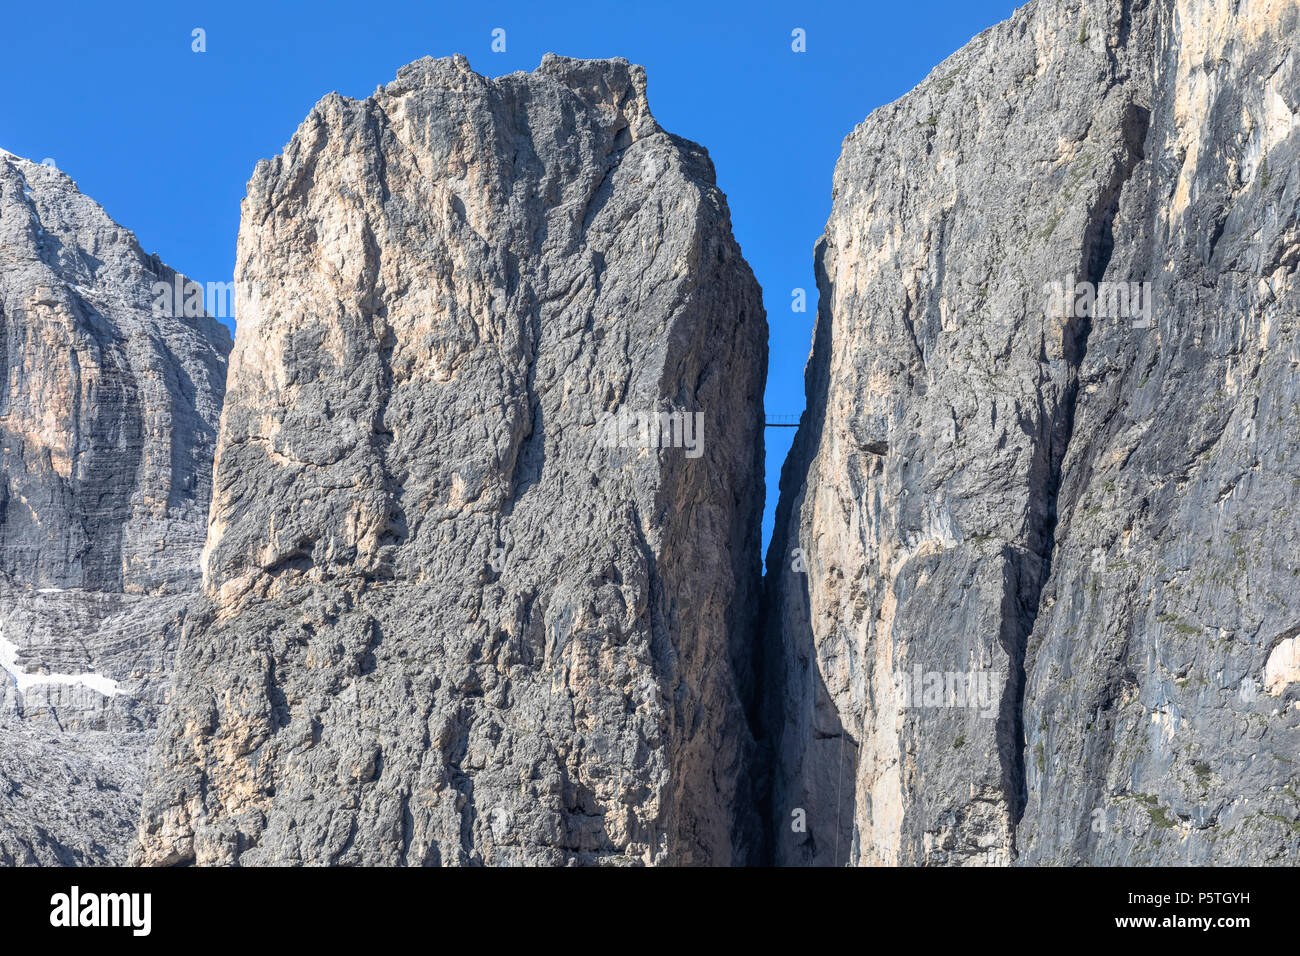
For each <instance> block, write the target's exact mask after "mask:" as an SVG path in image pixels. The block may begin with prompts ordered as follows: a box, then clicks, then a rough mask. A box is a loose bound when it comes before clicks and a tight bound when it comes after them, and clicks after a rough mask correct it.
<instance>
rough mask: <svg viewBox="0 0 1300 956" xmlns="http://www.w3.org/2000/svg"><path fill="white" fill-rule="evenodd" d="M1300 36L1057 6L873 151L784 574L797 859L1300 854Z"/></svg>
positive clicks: (1155, 0)
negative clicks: (1299, 58)
mask: <svg viewBox="0 0 1300 956" xmlns="http://www.w3.org/2000/svg"><path fill="white" fill-rule="evenodd" d="M1298 37H1300V10H1298V9H1297V4H1296V3H1295V2H1294V0H1261V2H1252V3H1249V4H1247V3H1241V4H1237V3H1222V2H1212V0H1150V2H1120V0H1086V2H1077V0H1076V2H1045V0H1037V2H1033V3H1030V4H1028V5H1026V6H1025V7H1023V8H1021V9H1020V10H1019V11H1018V12H1017V13H1016V14H1015V15H1014V16H1013V17H1012V19H1010V20H1009V21H1007V22H1006V23H1003V24H1001V25H999V26H997V27H994V28H992V29H990V30H988V31H986V32H984V33H983V34H981V35H980V36H978V37H977V38H975V39H974V40H973V41H972V42H971V43H970V44H969V45H968V46H967V47H966V48H964V49H963V50H961V51H959V52H958V53H956V54H955V55H953V56H952V57H951V58H949V59H948V60H947V61H945V62H944V63H943V64H941V65H940V66H939V67H938V68H936V69H935V70H934V72H933V73H932V74H931V75H930V76H929V77H928V78H927V79H926V80H925V82H923V83H922V84H921V85H920V86H919V87H917V89H915V90H914V91H912V92H911V93H909V94H908V95H906V96H904V97H903V98H902V99H901V100H899V101H898V102H896V103H893V104H891V105H889V106H886V107H883V108H881V109H879V110H877V111H876V112H874V113H873V114H872V115H871V116H870V117H868V119H867V120H866V122H864V123H863V124H862V125H860V126H859V127H858V128H857V129H856V130H854V132H853V133H852V134H851V135H850V136H849V137H848V138H847V139H846V140H845V143H844V149H843V154H842V156H841V158H840V161H839V164H838V166H837V168H836V172H835V184H834V204H833V211H832V213H831V217H830V221H829V222H828V224H827V227H826V233H825V236H824V237H823V239H822V240H821V242H820V244H819V246H818V250H817V259H816V261H817V269H818V284H819V289H820V293H821V302H820V309H819V313H818V319H817V327H816V333H815V337H814V344H813V351H812V357H811V359H810V361H809V366H808V371H807V391H808V410H807V412H806V413H805V418H804V421H803V424H802V426H801V428H800V431H799V433H798V436H797V439H796V441H795V446H794V449H793V452H792V454H791V456H790V458H789V460H788V462H787V464H786V467H785V470H784V473H783V476H782V481H781V498H780V505H779V510H778V516H777V530H776V535H775V540H774V543H773V547H772V549H771V551H770V553H769V578H768V582H769V589H768V614H769V618H768V628H767V638H766V644H767V650H768V658H769V664H768V667H767V682H766V689H767V695H766V699H767V706H768V710H767V715H766V725H767V729H768V734H769V736H770V737H771V738H772V741H773V746H774V753H775V771H774V780H775V787H774V793H773V797H772V807H771V814H770V816H771V832H772V835H773V840H774V848H775V854H776V858H777V861H778V862H782V863H812V864H822V865H844V864H855V863H856V864H922V863H926V864H948V865H984V864H994V865H997V864H1006V863H1010V862H1013V861H1019V862H1021V863H1032V864H1080V863H1089V864H1143V863H1275V864H1276V863H1289V864H1295V863H1296V862H1297V861H1300V824H1297V822H1296V821H1297V817H1300V803H1298V798H1297V793H1298V792H1300V778H1298V777H1297V773H1298V772H1300V771H1298V770H1297V764H1296V760H1297V759H1298V758H1297V753H1298V752H1300V729H1298V728H1300V684H1297V683H1296V681H1297V678H1298V677H1300V674H1297V667H1296V663H1295V662H1296V644H1295V641H1296V636H1297V634H1300V588H1298V587H1297V577H1296V575H1297V574H1298V573H1300V554H1298V553H1297V552H1298V549H1300V517H1297V504H1298V503H1300V430H1298V426H1297V420H1298V419H1297V413H1298V412H1300V386H1298V385H1297V366H1298V365H1300V347H1298V343H1297V339H1296V328H1297V319H1296V315H1297V304H1298V300H1297V293H1296V264H1297V261H1298V260H1300V225H1298V221H1297V197H1298V196H1300V192H1298V191H1300V179H1297V176H1296V170H1297V167H1298V163H1297V160H1298V158H1300V157H1298V155H1297V146H1298V144H1300V139H1298V135H1300V134H1297V128H1296V120H1297V109H1298V108H1300V71H1298V69H1297V63H1296V42H1297V38H1298ZM1067 282H1068V283H1069V284H1070V285H1072V286H1074V288H1075V292H1076V293H1077V294H1078V297H1077V300H1076V296H1075V295H1070V296H1069V297H1068V300H1067V298H1066V297H1065V295H1064V293H1061V294H1059V295H1053V294H1052V290H1051V286H1052V284H1053V283H1056V284H1059V285H1060V286H1061V287H1062V288H1064V287H1065V286H1066V284H1067ZM1119 283H1123V284H1124V285H1123V288H1122V289H1120V288H1119V287H1118V285H1117V284H1119ZM1143 283H1149V284H1150V285H1149V286H1143V285H1142V284H1143ZM1130 284H1136V285H1133V286H1130ZM1144 290H1145V293H1146V294H1145V295H1144ZM1121 291H1122V293H1123V294H1124V301H1121V299H1120V298H1119V297H1118V293H1119V292H1121ZM1093 292H1100V293H1101V295H1102V301H1104V302H1105V305H1104V306H1103V305H1102V301H1098V302H1093V301H1091V295H1092V293H1093ZM1130 293H1135V295H1133V296H1132V297H1131V298H1130ZM1147 306H1150V308H1149V310H1148V309H1147ZM796 551H797V552H798V554H795V553H794V552H796ZM804 566H806V568H807V570H806V572H804V571H802V570H798V569H800V568H803V567H804ZM900 674H901V675H906V679H905V680H903V681H902V682H901V684H900V682H899V681H898V680H897V676H898V675H900ZM954 675H955V677H956V682H955V684H950V683H949V680H950V678H951V677H953V676H954ZM931 678H936V680H937V681H942V682H943V684H944V686H943V689H942V692H941V693H936V695H935V697H934V698H933V700H932V699H931V698H930V697H929V695H928V694H926V693H922V694H916V693H914V691H915V690H916V688H918V687H926V688H928V687H930V681H931ZM963 682H969V684H970V687H969V690H971V691H972V693H967V692H966V690H967V688H966V687H965V686H964V685H963ZM934 686H938V683H936V684H935V685H934ZM900 687H901V690H902V691H904V692H905V693H906V694H907V696H903V694H901V693H900ZM954 690H955V691H956V693H953V692H952V691H954ZM798 810H802V811H803V813H804V814H806V817H807V832H803V833H800V832H795V831H794V829H793V828H792V826H791V821H792V814H795V813H796V811H798Z"/></svg>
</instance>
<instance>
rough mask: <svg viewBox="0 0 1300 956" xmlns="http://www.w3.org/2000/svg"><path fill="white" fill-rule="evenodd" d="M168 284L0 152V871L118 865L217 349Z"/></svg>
mask: <svg viewBox="0 0 1300 956" xmlns="http://www.w3.org/2000/svg"><path fill="white" fill-rule="evenodd" d="M176 280H177V276H176V273H175V272H173V271H172V270H171V269H168V268H167V267H166V266H164V265H162V264H161V263H160V262H159V261H158V260H157V258H156V257H150V256H146V255H145V254H144V253H143V252H142V251H141V250H140V247H139V245H138V244H137V242H136V240H135V237H134V236H132V235H131V233H130V232H128V231H127V230H125V229H123V228H122V227H121V226H119V225H118V224H117V223H115V222H113V221H112V220H111V219H109V217H108V216H107V215H106V214H105V213H104V211H103V209H101V208H100V207H99V205H98V204H96V203H95V202H93V201H92V200H90V199H88V198H86V197H85V196H83V195H81V193H79V192H78V191H77V188H76V185H75V184H74V183H73V182H72V181H71V180H70V179H69V178H68V177H67V176H65V175H64V174H63V173H61V172H59V171H57V170H55V169H53V168H50V167H47V166H44V165H39V164H36V163H32V162H29V161H27V160H24V159H19V158H18V157H16V156H13V155H12V154H9V153H5V152H3V151H0V668H3V670H0V863H4V864H13V863H60V864H70V863H121V862H123V861H124V860H125V856H126V853H127V851H128V849H129V845H130V843H131V842H132V840H133V837H134V829H135V821H136V819H137V816H138V811H139V798H140V789H141V783H142V777H143V764H144V757H145V752H146V746H147V740H148V735H149V731H150V729H151V728H152V726H153V723H154V715H155V711H156V708H157V706H158V704H159V703H160V702H161V698H162V693H163V683H164V681H163V678H164V677H165V673H166V669H167V665H168V660H169V657H170V651H171V649H172V648H173V647H174V639H175V631H176V629H177V626H178V623H179V616H180V614H181V612H182V608H183V606H184V603H185V601H186V600H187V599H188V596H189V594H190V593H191V592H192V591H193V590H195V589H196V588H197V586H198V584H199V568H198V558H199V551H200V548H201V546H202V541H203V535H204V529H205V527H206V519H207V505H208V499H209V497H210V494H211V469H212V455H213V450H214V448H215V444H216V428H217V419H218V416H219V414H220V409H221V400H222V395H223V392H224V387H225V370H226V356H227V354H228V353H229V351H230V336H229V334H228V333H227V332H226V330H225V328H224V327H223V326H221V325H220V324H218V323H217V322H215V321H213V320H212V319H209V318H207V317H206V316H200V317H196V318H189V319H185V318H173V317H169V316H166V315H155V314H154V311H155V310H154V305H155V302H157V301H158V298H159V297H158V296H157V295H156V294H155V290H154V285H155V283H164V284H166V285H168V286H173V287H174V285H175V282H176ZM180 281H181V282H182V283H183V282H184V281H185V280H184V279H183V277H182V278H181V280H180Z"/></svg>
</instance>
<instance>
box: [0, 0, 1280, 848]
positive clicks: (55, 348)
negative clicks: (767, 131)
mask: <svg viewBox="0 0 1300 956" xmlns="http://www.w3.org/2000/svg"><path fill="white" fill-rule="evenodd" d="M1298 38H1300V0H1031V2H1029V3H1027V4H1026V5H1025V6H1023V7H1021V8H1020V9H1019V10H1017V11H1016V12H1015V14H1014V15H1013V16H1012V17H1011V18H1010V19H1009V20H1007V21H1005V22H1003V23H1001V24H998V25H997V26H995V27H992V28H990V29H988V30H986V31H984V32H983V33H981V34H980V35H979V36H977V37H975V38H974V39H973V40H972V41H971V42H970V43H969V44H967V45H966V46H964V47H963V48H962V49H960V50H959V51H958V52H956V53H954V54H953V55H952V56H951V57H949V58H948V59H947V60H945V61H944V62H943V63H941V64H939V65H938V66H937V67H936V68H935V69H934V70H933V72H931V73H930V74H929V76H928V77H927V78H926V79H925V80H924V81H923V82H922V83H921V84H920V85H919V86H917V87H916V88H915V89H914V90H912V91H911V92H909V93H907V94H906V95H904V96H903V97H902V98H900V99H898V100H897V101H895V102H893V103H890V104H888V105H886V106H883V107H881V108H879V109H876V110H875V111H874V112H871V113H870V115H868V116H866V118H865V120H864V121H863V122H862V123H861V124H860V125H858V126H857V127H856V128H855V129H854V130H853V131H852V132H851V133H849V135H848V136H847V138H846V139H845V140H844V142H843V145H842V150H841V153H840V155H839V159H838V162H837V164H836V165H835V170H834V176H833V181H832V182H831V183H829V184H828V185H829V186H830V187H831V205H830V215H829V220H828V221H827V222H826V226H825V231H824V234H823V235H822V238H821V239H820V241H819V242H818V243H817V245H816V248H815V250H811V251H812V253H813V255H812V257H811V259H812V262H811V266H812V269H813V274H814V275H815V280H816V283H817V290H818V304H817V314H816V322H815V327H814V329H813V330H812V343H811V353H810V355H809V358H808V363H807V366H806V370H805V389H806V408H805V411H804V412H803V415H802V418H801V421H800V425H799V427H798V431H797V432H796V435H795V438H794V442H793V447H792V449H791V451H790V454H789V456H788V458H787V459H786V461H785V464H784V468H783V469H782V472H781V477H780V486H779V492H778V489H776V488H772V487H770V486H769V487H767V488H765V480H764V471H763V469H764V424H765V418H764V408H763V403H764V389H765V383H766V379H767V374H768V333H769V329H768V317H767V314H766V312H765V309H764V305H763V301H764V300H763V293H762V291H761V290H760V287H759V284H758V282H757V280H756V279H755V275H754V272H753V271H752V270H751V267H750V265H749V264H748V263H747V262H746V260H745V258H744V256H743V255H742V250H741V247H740V244H739V243H738V241H737V239H736V238H735V236H734V235H733V229H732V220H731V213H730V211H729V209H728V205H727V199H726V197H725V196H724V195H723V193H722V191H721V190H720V189H719V186H718V183H717V178H716V176H715V171H714V167H713V162H712V161H711V159H710V158H709V155H708V153H707V152H706V150H705V148H704V146H700V145H697V144H695V143H692V142H689V141H687V140H685V139H682V138H680V137H678V136H675V135H673V134H672V133H670V132H667V131H666V130H664V129H663V128H661V127H660V125H659V123H658V122H657V121H656V119H655V118H654V116H653V115H652V113H651V109H650V100H649V98H648V94H647V78H646V74H645V71H644V70H643V69H642V68H641V67H638V66H635V65H631V64H629V63H628V62H627V61H625V60H621V59H603V60H579V59H570V58H567V57H561V56H555V55H552V54H548V55H547V56H546V57H545V58H544V59H543V60H542V62H541V64H540V66H538V67H537V69H536V70H534V71H532V72H527V73H526V72H516V73H511V74H508V75H504V76H500V77H497V78H495V79H493V78H488V77H486V76H483V75H480V74H478V73H476V72H474V71H473V70H472V69H471V68H470V65H469V63H468V61H467V60H466V59H465V58H464V57H462V56H455V57H447V58H442V59H432V58H424V59H420V60H417V61H415V62H413V63H410V64H409V65H407V66H405V67H403V68H401V69H400V70H399V71H398V72H397V75H396V78H395V79H394V80H393V81H391V82H389V83H388V84H387V85H386V86H383V87H381V88H379V89H377V90H376V91H375V93H374V94H373V95H371V96H369V97H366V98H363V99H355V98H349V97H344V96H341V95H339V94H337V93H331V94H329V95H328V96H326V97H324V98H323V99H321V100H320V101H319V102H318V103H317V104H316V105H315V107H314V108H313V109H311V111H310V112H309V113H308V115H307V116H306V118H305V119H304V120H303V121H302V123H301V124H300V125H299V126H298V128H297V131H296V132H295V133H294V134H293V136H292V139H291V140H290V141H289V142H288V144H287V145H286V146H285V147H284V149H283V151H282V152H281V153H280V155H278V156H276V157H275V158H273V159H271V160H263V161H261V162H259V163H258V164H257V167H256V169H255V170H254V172H253V175H252V178H251V180H250V181H249V183H248V186H247V191H246V195H245V197H244V200H243V203H242V207H241V219H240V227H239V234H238V240H237V246H236V272H235V280H236V290H237V303H236V306H237V315H238V330H237V333H236V336H235V339H234V342H233V344H232V342H231V341H230V338H229V336H228V334H227V333H226V331H225V329H224V328H223V327H222V326H221V325H220V324H219V323H218V322H217V321H216V320H215V319H212V318H210V317H208V316H207V315H190V316H184V315H181V314H179V312H178V311H177V310H163V311H162V312H161V313H160V311H159V309H158V307H157V302H156V292H155V291H154V290H155V289H156V287H157V284H158V283H164V284H168V285H170V284H174V283H180V284H181V285H183V284H184V283H185V282H186V281H187V280H185V278H184V276H179V275H178V274H177V273H176V272H174V270H172V269H170V268H169V267H167V266H165V265H163V264H162V263H161V262H160V261H159V260H158V258H157V257H156V256H147V255H145V254H144V253H143V252H142V251H141V249H140V247H139V244H138V242H137V241H136V240H135V238H134V237H133V236H132V235H131V234H130V233H129V232H127V231H126V230H125V229H124V228H122V227H120V226H118V225H117V224H116V223H114V222H113V221H112V220H110V219H109V218H108V216H107V215H106V214H105V213H104V211H103V210H102V209H101V208H100V207H99V206H97V205H96V204H95V203H93V202H92V201H91V200H89V199H87V198H86V197H84V196H82V195H81V194H80V193H79V192H78V191H77V189H76V186H75V184H74V183H72V181H71V180H70V179H69V178H68V177H67V176H65V175H63V174H62V173H60V172H59V171H57V170H55V169H52V168H49V167H47V166H43V165H40V164H36V163H32V162H28V161H26V160H20V159H18V158H17V157H14V156H12V155H10V154H6V153H0V386H3V387H0V441H2V442H3V445H2V446H0V667H2V668H3V672H2V673H0V679H3V682H2V683H0V864H5V865H13V864H74V865H87V864H105V863H122V862H130V863H132V864H138V865H150V866H178V865H191V864H197V865H205V866H258V865H277V866H281V865H363V866H396V865H401V866H407V865H409V866H423V865H548V866H567V865H670V866H671V865H685V866H703V865H710V866H741V865H748V866H765V865H779V866H878V865H883V866H992V867H1001V866H1012V865H1020V866H1083V865H1088V866H1099V865H1118V866H1146V865H1227V864H1247V865H1294V864H1295V862H1296V861H1297V860H1300V776H1298V773H1297V770H1296V763H1295V761H1296V760H1297V759H1300V758H1298V757H1297V754H1298V753H1300V588H1297V576H1298V575H1300V519H1298V518H1297V516H1296V505H1297V503H1300V425H1298V424H1297V422H1298V421H1300V385H1298V384H1297V382H1298V379H1297V375H1298V373H1300V342H1298V341H1297V329H1298V327H1300V323H1298V316H1297V306H1298V305H1300V297H1298V295H1297V282H1296V270H1297V264H1300V179H1297V175H1296V173H1297V169H1300V156H1298V155H1297V153H1298V151H1300V133H1298V132H1297V117H1298V116H1300V68H1298V67H1297V63H1296V55H1297V54H1296V46H1297V39H1298ZM533 62H535V61H533ZM390 75H391V74H390ZM736 95H743V90H741V92H740V93H737V94H736ZM869 106H870V104H869V103H864V104H863V111H864V112H865V111H866V109H867V108H868V107H869ZM299 109H301V107H300V108H299ZM297 115H301V114H300V113H298V114H297ZM297 115H295V117H294V119H295V120H296V118H297ZM665 115H666V114H665ZM857 115H859V116H860V115H862V114H861V113H859V114H857ZM286 132H287V131H286ZM837 135H838V134H837ZM279 141H280V139H277V142H279ZM706 145H707V144H706ZM719 165H720V167H721V166H722V163H721V162H720V164H719ZM723 178H724V181H725V179H726V177H725V176H724V177H723ZM737 208H739V206H738V207H737ZM751 252H752V250H751ZM760 274H762V270H760ZM771 292H772V290H770V289H769V295H770V294H771ZM781 300H782V296H781V295H779V294H778V295H777V297H776V299H771V298H769V300H768V301H769V302H773V301H781ZM765 495H772V496H774V497H776V521H775V530H774V532H773V535H772V540H771V543H770V545H769V546H768V548H767V553H766V569H765V573H764V559H763V554H762V552H763V543H762V522H763V509H764V500H765Z"/></svg>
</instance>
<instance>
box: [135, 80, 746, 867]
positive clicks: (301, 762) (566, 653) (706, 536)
mask: <svg viewBox="0 0 1300 956" xmlns="http://www.w3.org/2000/svg"><path fill="white" fill-rule="evenodd" d="M237 283H238V290H239V292H238V294H239V301H238V314H239V317H240V322H239V329H238V333H237V339H236V344H235V350H234V353H233V355H232V360H231V372H230V390H229V395H228V401H227V404H226V411H225V415H224V419H223V424H222V429H221V435H220V440H219V448H218V452H217V465H216V472H215V479H214V483H215V494H214V499H213V504H212V512H211V523H210V527H209V531H208V539H207V545H206V549H205V552H204V568H205V588H204V600H203V601H202V602H201V604H200V606H199V608H198V609H197V610H196V611H195V612H194V613H192V614H191V615H190V617H189V618H188V619H187V621H186V623H185V631H184V635H183V637H182V639H181V644H180V649H179V652H178V664H177V668H178V672H177V676H176V684H175V687H174V688H173V691H172V697H171V703H170V705H169V708H168V710H167V714H166V717H165V719H164V722H163V729H162V732H161V733H160V735H159V740H158V748H157V753H156V764H155V770H154V773H153V776H152V777H151V781H150V783H149V786H148V791H147V794H146V798H145V808H144V817H143V822H142V826H141V834H140V839H141V842H140V851H139V855H138V859H139V860H140V861H142V862H147V863H158V864H166V863H183V862H197V863H200V864H232V863H242V864H255V863H257V864H260V863H283V864H297V863H304V864H330V863H339V864H411V865H420V864H477V863H484V864H498V863H548V864H565V863H612V864H657V863H713V864H728V863H734V862H741V861H744V860H747V859H750V858H753V857H754V856H755V855H756V844H757V839H758V832H759V827H758V825H757V817H756V814H755V813H754V812H753V810H752V805H753V799H752V796H751V787H750V776H751V772H750V757H751V751H752V749H753V745H752V738H751V734H750V729H749V726H748V722H747V720H746V716H745V712H744V709H743V706H742V701H743V700H745V699H746V698H747V697H748V696H750V694H751V692H752V686H751V685H752V681H751V679H750V677H749V676H748V675H749V673H750V668H751V667H752V663H753V647H752V646H751V645H752V643H753V635H754V633H755V619H756V613H757V608H758V604H759V601H758V597H759V572H760V567H759V559H758V554H759V540H758V536H759V527H760V515H761V509H762V473H761V468H762V461H763V457H762V433H761V429H762V417H761V416H762V391H763V380H764V370H765V368H766V337H767V332H766V323H765V317H764V312H763V308H762V304H761V299H760V294H759V289H758V286H757V284H756V283H755V281H754V279H753V276H752V274H751V273H750V270H749V268H748V266H747V265H746V264H745V262H744V260H743V259H742V258H741V255H740V250H739V248H738V246H737V245H736V243H735V241H734V239H733V238H732V236H731V230H730V223H729V218H728V213H727V209H726V205H725V201H724V198H723V196H722V194H721V193H720V192H719V191H718V189H717V187H716V186H715V185H714V176H713V170H712V166H711V164H710V162H709V160H708V157H707V155H706V154H705V152H704V151H703V150H702V149H701V148H700V147H698V146H695V145H693V144H691V143H688V142H686V141H684V140H681V139H679V138H677V137H674V136H672V135H670V134H668V133H666V132H664V131H663V130H661V129H660V128H659V126H658V125H657V124H656V122H655V121H654V119H653V118H652V116H651V114H650V110H649V107H648V105H647V100H646V81H645V76H644V73H643V72H642V70H641V69H640V68H639V67H635V66H629V65H628V64H627V63H626V62H624V61H622V60H601V61H577V60H567V59H562V58H558V57H551V56H548V57H547V58H546V59H545V60H544V61H543V62H542V65H541V66H540V68H539V69H538V70H536V71H535V72H533V73H531V74H524V73H517V74H513V75H510V76H505V77H501V78H499V79H495V80H491V79H487V78H485V77H482V76H479V75H478V74H475V73H474V72H472V71H471V70H470V68H469V65H468V63H466V61H465V60H464V59H463V58H460V57H457V58H454V59H444V60H430V59H425V60H420V61H418V62H416V63H413V64H411V65H409V66H407V67H405V68H403V69H402V70H401V71H400V72H399V73H398V76H397V79H396V80H395V81H394V82H393V83H390V84H389V85H388V86H387V87H385V88H383V89H381V90H379V91H377V92H376V93H375V94H374V95H373V96H372V97H370V98H368V99H366V100H360V101H358V100H350V99H346V98H344V97H341V96H338V95H330V96H327V97H326V98H325V99H323V100H322V101H321V102H320V103H319V104H317V106H316V107H315V109H313V110H312V112H311V113H310V115H309V116H308V117H307V119H306V120H305V121H304V122H303V124H302V125H301V126H300V127H299V129H298V131H297V133H296V134H295V135H294V137H293V139H292V141H291V142H290V143H289V145H288V146H287V147H286V148H285V150H284V152H283V154H282V155H280V156H279V157H277V158H275V159H274V160H272V161H270V162H264V163H261V164H259V165H258V168H257V170H256V172H255V173H254V175H253V178H252V180H251V182H250V183H249V187H248V195H247V198H246V199H245V201H244V205H243V220H242V226H241V230H240V237H239V247H238V266H237ZM661 415H662V416H663V417H660V416H661ZM687 425H689V426H690V427H689V429H688V428H686V427H685V426H687ZM652 426H653V427H652Z"/></svg>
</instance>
